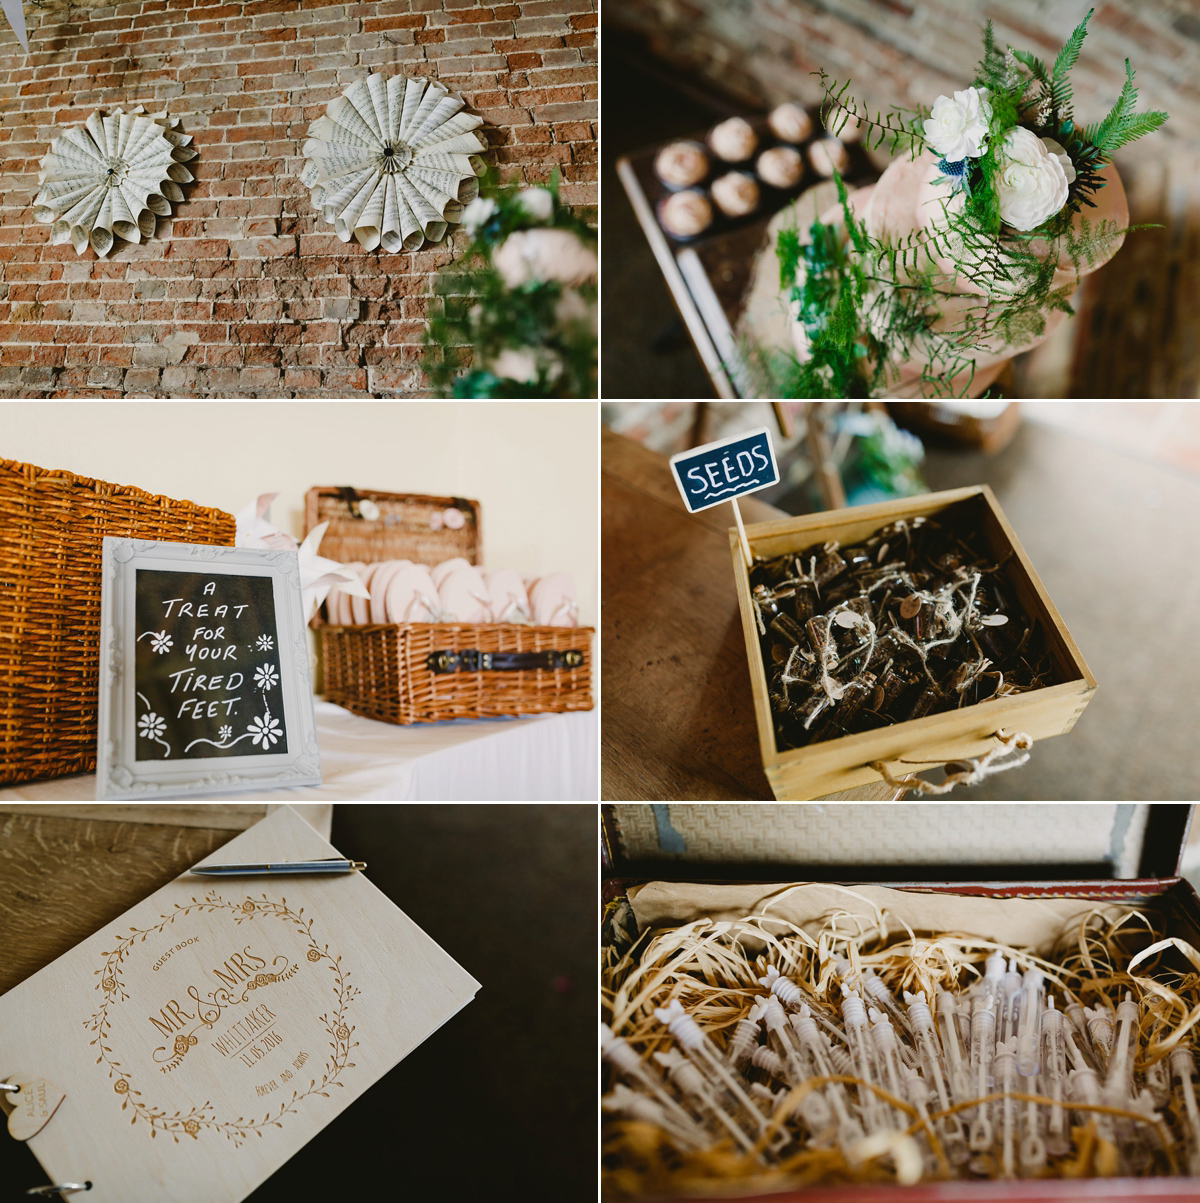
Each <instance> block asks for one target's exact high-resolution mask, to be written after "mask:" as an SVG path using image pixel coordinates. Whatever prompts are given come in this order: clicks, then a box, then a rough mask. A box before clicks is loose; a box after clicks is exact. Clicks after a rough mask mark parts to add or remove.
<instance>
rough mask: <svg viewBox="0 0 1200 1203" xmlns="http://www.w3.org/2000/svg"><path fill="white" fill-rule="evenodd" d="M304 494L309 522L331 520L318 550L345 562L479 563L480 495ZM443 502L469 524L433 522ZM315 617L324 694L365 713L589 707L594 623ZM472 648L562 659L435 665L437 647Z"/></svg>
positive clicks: (393, 716)
mask: <svg viewBox="0 0 1200 1203" xmlns="http://www.w3.org/2000/svg"><path fill="white" fill-rule="evenodd" d="M363 500H369V501H371V502H373V503H374V505H375V506H376V507H377V508H378V511H379V516H378V518H374V519H368V518H365V517H362V516H361V515H360V514H359V511H358V504H359V502H360V501H363ZM305 502H306V504H305V530H306V531H308V530H311V529H312V528H313V527H314V526H316V525H318V524H319V523H321V522H325V521H328V522H329V527H328V529H327V530H326V532H325V536H324V538H323V539H322V541H321V548H320V551H321V554H322V555H323V556H327V557H329V558H330V559H333V560H338V561H341V562H342V563H346V562H349V561H351V560H361V561H363V562H364V563H374V562H375V561H377V560H398V559H407V560H413V561H415V562H417V563H421V564H429V565H433V564H436V563H438V562H440V561H441V560H446V559H450V558H451V557H453V556H462V557H463V558H464V559H466V560H467V561H468V562H469V563H472V564H478V563H480V561H481V558H482V557H481V550H480V549H481V540H480V506H479V503H478V502H477V501H467V500H465V499H464V498H461V497H430V496H425V495H418V494H411V493H387V492H378V491H373V490H361V489H360V490H353V489H341V488H334V487H326V486H321V487H318V488H313V489H309V491H308V494H307V496H306V499H305ZM446 510H458V511H459V513H460V514H462V516H463V522H462V525H461V526H459V527H448V526H445V525H442V526H441V527H440V528H438V529H434V527H433V526H432V525H431V518H432V519H433V522H434V523H436V522H437V515H441V514H442V513H444V512H445V511H446ZM372 512H373V511H372ZM315 622H316V624H317V630H318V632H319V639H320V644H321V652H322V659H323V667H324V674H325V696H326V698H328V700H329V701H331V702H336V703H337V704H338V705H339V706H344V707H345V708H346V709H347V710H351V711H353V712H354V713H355V714H361V715H363V716H365V717H366V718H374V719H380V720H382V721H383V722H386V723H432V722H437V721H439V720H441V719H451V718H493V717H497V716H500V715H517V714H541V713H545V712H558V711H564V710H590V709H591V708H592V688H591V685H592V647H591V644H592V635H593V633H594V632H593V630H592V628H591V627H528V626H520V625H518V624H515V623H503V622H501V623H478V624H476V623H448V622H439V623H433V622H406V623H399V624H388V625H373V626H330V625H328V623H326V622H325V621H324V610H322V613H321V615H319V616H318V617H317V619H316V620H315ZM470 651H478V652H479V653H480V654H481V655H482V656H489V655H495V654H496V653H517V654H521V653H543V654H544V653H551V655H550V656H549V657H548V659H553V660H554V661H555V662H556V664H557V665H558V667H554V668H536V669H521V670H506V671H486V670H484V671H477V672H476V671H458V672H445V671H437V669H435V668H434V667H433V666H431V663H430V661H431V658H432V657H434V654H435V653H437V652H446V653H451V654H454V653H463V652H470ZM555 653H557V655H555ZM573 653H575V654H573Z"/></svg>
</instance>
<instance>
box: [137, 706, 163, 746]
mask: <svg viewBox="0 0 1200 1203" xmlns="http://www.w3.org/2000/svg"><path fill="white" fill-rule="evenodd" d="M166 729H167V720H166V719H163V718H159V716H158V715H157V714H155V713H154V712H153V711H151V712H150V713H149V714H143V715H142V717H141V718H140V719H138V734H139V735H145V736H146V737H147V738H149V739H157V738H158V737H159V736H160V735H161V734H162V733H163V732H164V731H165V730H166Z"/></svg>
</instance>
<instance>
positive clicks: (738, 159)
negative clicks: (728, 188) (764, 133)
mask: <svg viewBox="0 0 1200 1203" xmlns="http://www.w3.org/2000/svg"><path fill="white" fill-rule="evenodd" d="M708 144H709V146H711V147H712V149H713V154H715V155H716V156H717V158H719V159H724V160H725V161H726V162H727V163H744V162H745V161H746V160H747V159H748V158H749V157H750V156H751V155H752V154H753V153H754V151H755V148H756V147H757V146H758V135H757V134H756V133H755V132H754V130H752V129H751V128H750V122H748V121H744V120H743V119H742V118H741V117H730V118H729V120H728V121H722V122H721V124H720V125H717V126H714V127H713V129H712V131H711V132H710V133H709V135H708Z"/></svg>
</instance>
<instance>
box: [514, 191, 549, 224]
mask: <svg viewBox="0 0 1200 1203" xmlns="http://www.w3.org/2000/svg"><path fill="white" fill-rule="evenodd" d="M517 204H518V205H520V206H521V208H522V209H524V210H525V213H526V214H527V216H529V217H530V218H531V219H532V220H533V221H549V220H550V218H552V217H553V216H554V194H553V193H552V192H551V191H550V190H549V189H548V188H522V189H521V191H520V192H518V193H517Z"/></svg>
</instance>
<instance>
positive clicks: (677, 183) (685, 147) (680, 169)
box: [654, 142, 708, 188]
mask: <svg viewBox="0 0 1200 1203" xmlns="http://www.w3.org/2000/svg"><path fill="white" fill-rule="evenodd" d="M654 170H655V172H656V173H657V175H658V178H659V179H660V180H662V182H663V183H664V184H666V185H667V187H668V188H691V187H692V186H693V185H694V184H698V183H700V181H701V180H702V179H704V177H705V176H706V175H708V155H707V154H705V152H704V147H703V146H701V145H700V143H699V142H672V143H670V144H669V145H668V146H664V147H663V148H662V150H660V151H659V152H658V155H657V156H656V157H655V160H654Z"/></svg>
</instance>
